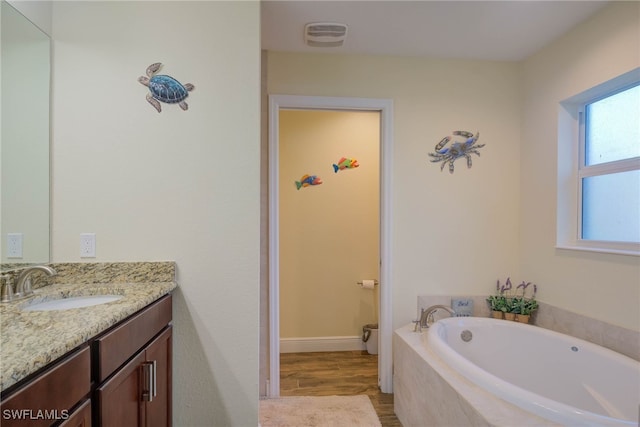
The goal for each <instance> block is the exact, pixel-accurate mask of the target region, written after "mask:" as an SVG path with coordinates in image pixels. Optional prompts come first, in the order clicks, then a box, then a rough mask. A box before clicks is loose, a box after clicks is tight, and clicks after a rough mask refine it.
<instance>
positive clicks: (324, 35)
mask: <svg viewBox="0 0 640 427" xmlns="http://www.w3.org/2000/svg"><path fill="white" fill-rule="evenodd" d="M346 38H347V26H346V25H344V24H336V23H333V22H312V23H310V24H307V25H305V26H304V41H305V43H306V44H307V45H308V46H312V47H338V46H342V45H343V44H344V40H345V39H346Z"/></svg>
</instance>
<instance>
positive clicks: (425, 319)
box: [414, 304, 456, 332]
mask: <svg viewBox="0 0 640 427" xmlns="http://www.w3.org/2000/svg"><path fill="white" fill-rule="evenodd" d="M439 308H441V309H443V310H446V311H448V312H449V314H450V315H452V316H454V315H455V314H456V312H455V310H454V309H452V308H451V307H447V306H446V305H442V304H436V305H432V306H431V307H429V308H427V309H426V310H425V309H424V308H423V309H421V310H420V320H418V321H416V327H415V329H414V331H415V332H422V328H428V327H429V326H431V325H433V322H434V320H433V314H434V313H435V312H436V311H438V309H439Z"/></svg>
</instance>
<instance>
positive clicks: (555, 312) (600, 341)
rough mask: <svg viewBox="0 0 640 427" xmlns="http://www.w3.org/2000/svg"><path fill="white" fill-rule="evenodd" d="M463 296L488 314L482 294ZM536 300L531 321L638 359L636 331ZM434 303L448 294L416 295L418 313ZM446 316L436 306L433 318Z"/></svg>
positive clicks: (639, 336)
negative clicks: (536, 305)
mask: <svg viewBox="0 0 640 427" xmlns="http://www.w3.org/2000/svg"><path fill="white" fill-rule="evenodd" d="M466 298H471V299H473V310H474V312H473V315H474V316H477V317H489V316H490V314H491V313H490V311H489V306H488V304H487V302H486V298H487V297H486V296H467V297H466ZM538 303H539V308H538V310H536V311H535V312H534V314H533V315H532V317H531V323H532V324H534V325H536V326H540V327H541V328H545V329H550V330H552V331H556V332H560V333H562V334H565V335H570V336H572V337H576V338H580V339H583V340H585V341H589V342H592V343H594V344H597V345H599V346H602V347H605V348H608V349H610V350H613V351H615V352H617V353H620V354H624V355H625V356H627V357H630V358H632V359H635V360H637V361H640V331H633V330H630V329H627V328H623V327H620V326H616V325H612V324H610V323H606V322H603V321H601V320H596V319H592V318H590V317H587V316H583V315H581V314H577V313H573V312H571V311H567V310H564V309H561V308H558V307H554V306H552V305H550V304H546V303H544V302H540V301H539V302H538ZM435 304H444V305H447V306H450V305H451V296H441V295H422V296H419V297H418V313H420V309H421V308H428V307H431V306H432V305H435ZM446 316H448V314H447V313H445V312H443V311H442V310H439V311H438V312H437V313H436V315H435V318H436V319H438V318H441V317H446ZM505 322H507V320H505Z"/></svg>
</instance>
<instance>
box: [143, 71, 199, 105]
mask: <svg viewBox="0 0 640 427" xmlns="http://www.w3.org/2000/svg"><path fill="white" fill-rule="evenodd" d="M161 66H162V64H161V63H160V62H156V63H154V64H151V65H149V66H148V67H147V75H146V76H141V77H138V81H139V82H140V83H142V84H143V85H145V86H147V87H148V88H149V92H150V93H147V101H149V104H151V105H153V107H154V108H155V109H156V110H158V113H160V112H161V111H162V107H160V102H164V103H165V104H178V105H179V106H180V108H182V109H183V110H185V111H186V110H187V109H188V108H189V106H188V105H187V103H186V102H185V101H184V100H185V98H186V97H187V96H189V92H190V91H192V90H193V89H194V88H195V86H194V85H192V84H191V83H185V84H182V83H180V82H179V81H178V80H176V79H174V78H173V77H171V76H165V75H162V74H159V75H156V72H158V70H159V69H160V67H161Z"/></svg>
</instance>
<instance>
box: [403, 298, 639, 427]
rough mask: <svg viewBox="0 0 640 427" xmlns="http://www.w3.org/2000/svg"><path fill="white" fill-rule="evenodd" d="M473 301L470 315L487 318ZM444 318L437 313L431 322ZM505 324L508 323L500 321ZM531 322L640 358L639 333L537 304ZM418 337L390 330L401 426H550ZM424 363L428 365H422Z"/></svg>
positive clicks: (431, 301)
mask: <svg viewBox="0 0 640 427" xmlns="http://www.w3.org/2000/svg"><path fill="white" fill-rule="evenodd" d="M468 298H472V299H473V300H474V316H480V317H488V316H489V314H490V313H489V308H488V306H487V303H486V301H485V299H486V297H484V296H472V297H468ZM450 300H451V297H450V296H420V297H418V310H417V311H418V313H419V312H420V309H421V308H427V307H430V306H432V305H435V304H444V305H447V306H448V305H450ZM445 316H448V314H447V313H444V312H441V311H439V312H438V313H437V314H436V318H440V317H445ZM504 322H507V320H504ZM533 323H534V324H535V325H537V326H541V327H544V328H547V329H551V330H555V331H558V332H561V333H564V334H567V335H573V336H575V337H578V338H581V339H584V340H586V341H590V342H593V343H595V344H598V345H601V346H603V347H607V348H609V349H612V350H614V351H617V352H619V353H622V354H624V355H626V356H628V357H631V358H633V359H635V360H639V359H640V333H638V332H636V331H630V330H628V329H625V328H620V327H617V326H614V325H610V324H606V323H604V322H601V321H598V320H594V319H590V318H588V317H586V316H581V315H578V314H576V313H572V312H568V311H566V310H562V309H560V308H557V307H554V306H551V305H549V304H544V303H540V308H539V309H538V311H537V313H536V316H534V318H533ZM421 335H422V334H419V333H415V332H413V326H412V325H407V326H405V327H402V328H400V329H398V330H396V331H395V333H394V336H393V354H394V406H395V408H394V409H395V413H396V415H397V416H398V418H399V419H400V421H401V422H402V424H403V425H404V426H405V427H411V426H423V425H433V426H441V425H442V426H446V425H461V426H462V425H475V426H512V425H514V423H516V424H517V425H519V426H533V425H535V426H554V425H558V424H554V423H553V422H551V421H548V420H544V419H542V418H540V417H538V416H536V415H533V414H531V413H529V412H526V411H524V410H522V409H520V408H519V407H517V406H515V405H512V404H510V403H508V402H506V401H504V400H502V399H500V398H498V397H496V396H494V395H493V394H491V393H489V392H488V391H486V390H484V389H483V388H481V387H479V386H477V385H475V384H474V383H472V382H470V381H469V380H467V379H466V378H464V377H463V376H462V375H460V374H459V373H458V372H456V371H454V370H453V369H451V368H450V367H449V366H448V365H447V364H445V363H444V362H443V361H442V360H441V359H440V358H438V357H437V356H436V355H434V354H433V353H431V351H429V350H428V349H427V348H426V347H425V346H424V345H422V338H421ZM425 360H426V361H427V362H428V363H425Z"/></svg>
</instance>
